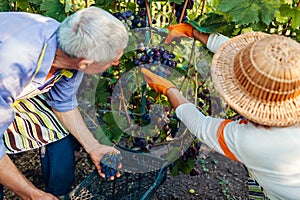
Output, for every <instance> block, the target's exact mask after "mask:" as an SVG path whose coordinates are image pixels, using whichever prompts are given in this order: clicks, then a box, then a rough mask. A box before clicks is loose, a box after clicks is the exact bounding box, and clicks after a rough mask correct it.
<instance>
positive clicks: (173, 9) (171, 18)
mask: <svg viewBox="0 0 300 200" xmlns="http://www.w3.org/2000/svg"><path fill="white" fill-rule="evenodd" d="M175 6H176V3H173V6H172V11H171V17H170V20H169V24H168V27H169V26H170V25H171V24H172V21H173V19H174V16H175V13H174V11H175Z"/></svg>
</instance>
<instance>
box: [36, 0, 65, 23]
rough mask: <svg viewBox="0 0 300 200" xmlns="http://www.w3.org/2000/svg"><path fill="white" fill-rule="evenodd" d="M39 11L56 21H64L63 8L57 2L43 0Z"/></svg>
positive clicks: (54, 0)
mask: <svg viewBox="0 0 300 200" xmlns="http://www.w3.org/2000/svg"><path fill="white" fill-rule="evenodd" d="M40 9H41V11H45V14H46V15H47V16H49V17H52V18H54V19H56V20H58V21H63V20H64V19H65V17H66V16H65V7H64V5H63V4H62V3H61V2H60V1H59V0H43V2H42V4H41V8H40Z"/></svg>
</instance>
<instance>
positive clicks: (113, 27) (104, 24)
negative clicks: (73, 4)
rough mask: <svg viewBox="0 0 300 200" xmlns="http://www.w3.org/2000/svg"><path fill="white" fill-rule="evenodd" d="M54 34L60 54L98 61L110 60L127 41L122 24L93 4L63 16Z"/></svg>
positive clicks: (105, 62)
mask: <svg viewBox="0 0 300 200" xmlns="http://www.w3.org/2000/svg"><path fill="white" fill-rule="evenodd" d="M57 37H58V45H59V47H60V48H61V50H62V51H63V52H64V53H66V54H68V55H69V56H71V57H75V58H85V59H89V60H92V61H94V62H97V63H101V64H107V63H109V62H111V61H113V60H114V59H115V58H116V57H117V56H118V55H119V53H120V50H123V49H124V48H126V46H127V43H128V33H127V31H126V28H125V26H124V24H123V23H122V22H121V21H120V20H118V19H117V18H116V17H114V16H113V15H112V14H110V13H109V12H107V11H105V10H103V9H101V8H97V7H89V8H84V9H82V10H79V11H77V12H75V13H74V14H72V15H70V16H69V17H67V18H66V19H65V20H64V21H63V22H62V23H61V25H60V27H59V29H58V34H57Z"/></svg>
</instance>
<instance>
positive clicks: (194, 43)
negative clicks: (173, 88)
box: [179, 40, 196, 91]
mask: <svg viewBox="0 0 300 200" xmlns="http://www.w3.org/2000/svg"><path fill="white" fill-rule="evenodd" d="M195 46H196V40H194V41H193V45H192V51H191V55H190V57H189V63H188V68H187V71H186V75H185V76H184V79H183V81H182V83H181V85H180V87H179V91H181V89H182V86H183V84H184V82H185V80H186V79H187V77H188V73H189V71H190V68H191V61H192V58H193V54H194V52H195Z"/></svg>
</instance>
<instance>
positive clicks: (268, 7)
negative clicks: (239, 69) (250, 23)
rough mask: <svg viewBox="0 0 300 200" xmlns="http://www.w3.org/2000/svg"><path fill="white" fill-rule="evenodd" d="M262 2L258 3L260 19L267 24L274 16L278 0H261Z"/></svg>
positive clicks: (277, 8)
mask: <svg viewBox="0 0 300 200" xmlns="http://www.w3.org/2000/svg"><path fill="white" fill-rule="evenodd" d="M262 2H263V3H261V4H260V16H261V20H262V21H263V22H264V23H265V24H267V25H269V24H270V23H271V22H272V20H273V18H274V16H275V12H276V11H278V10H279V7H280V0H272V1H270V0H262Z"/></svg>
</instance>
